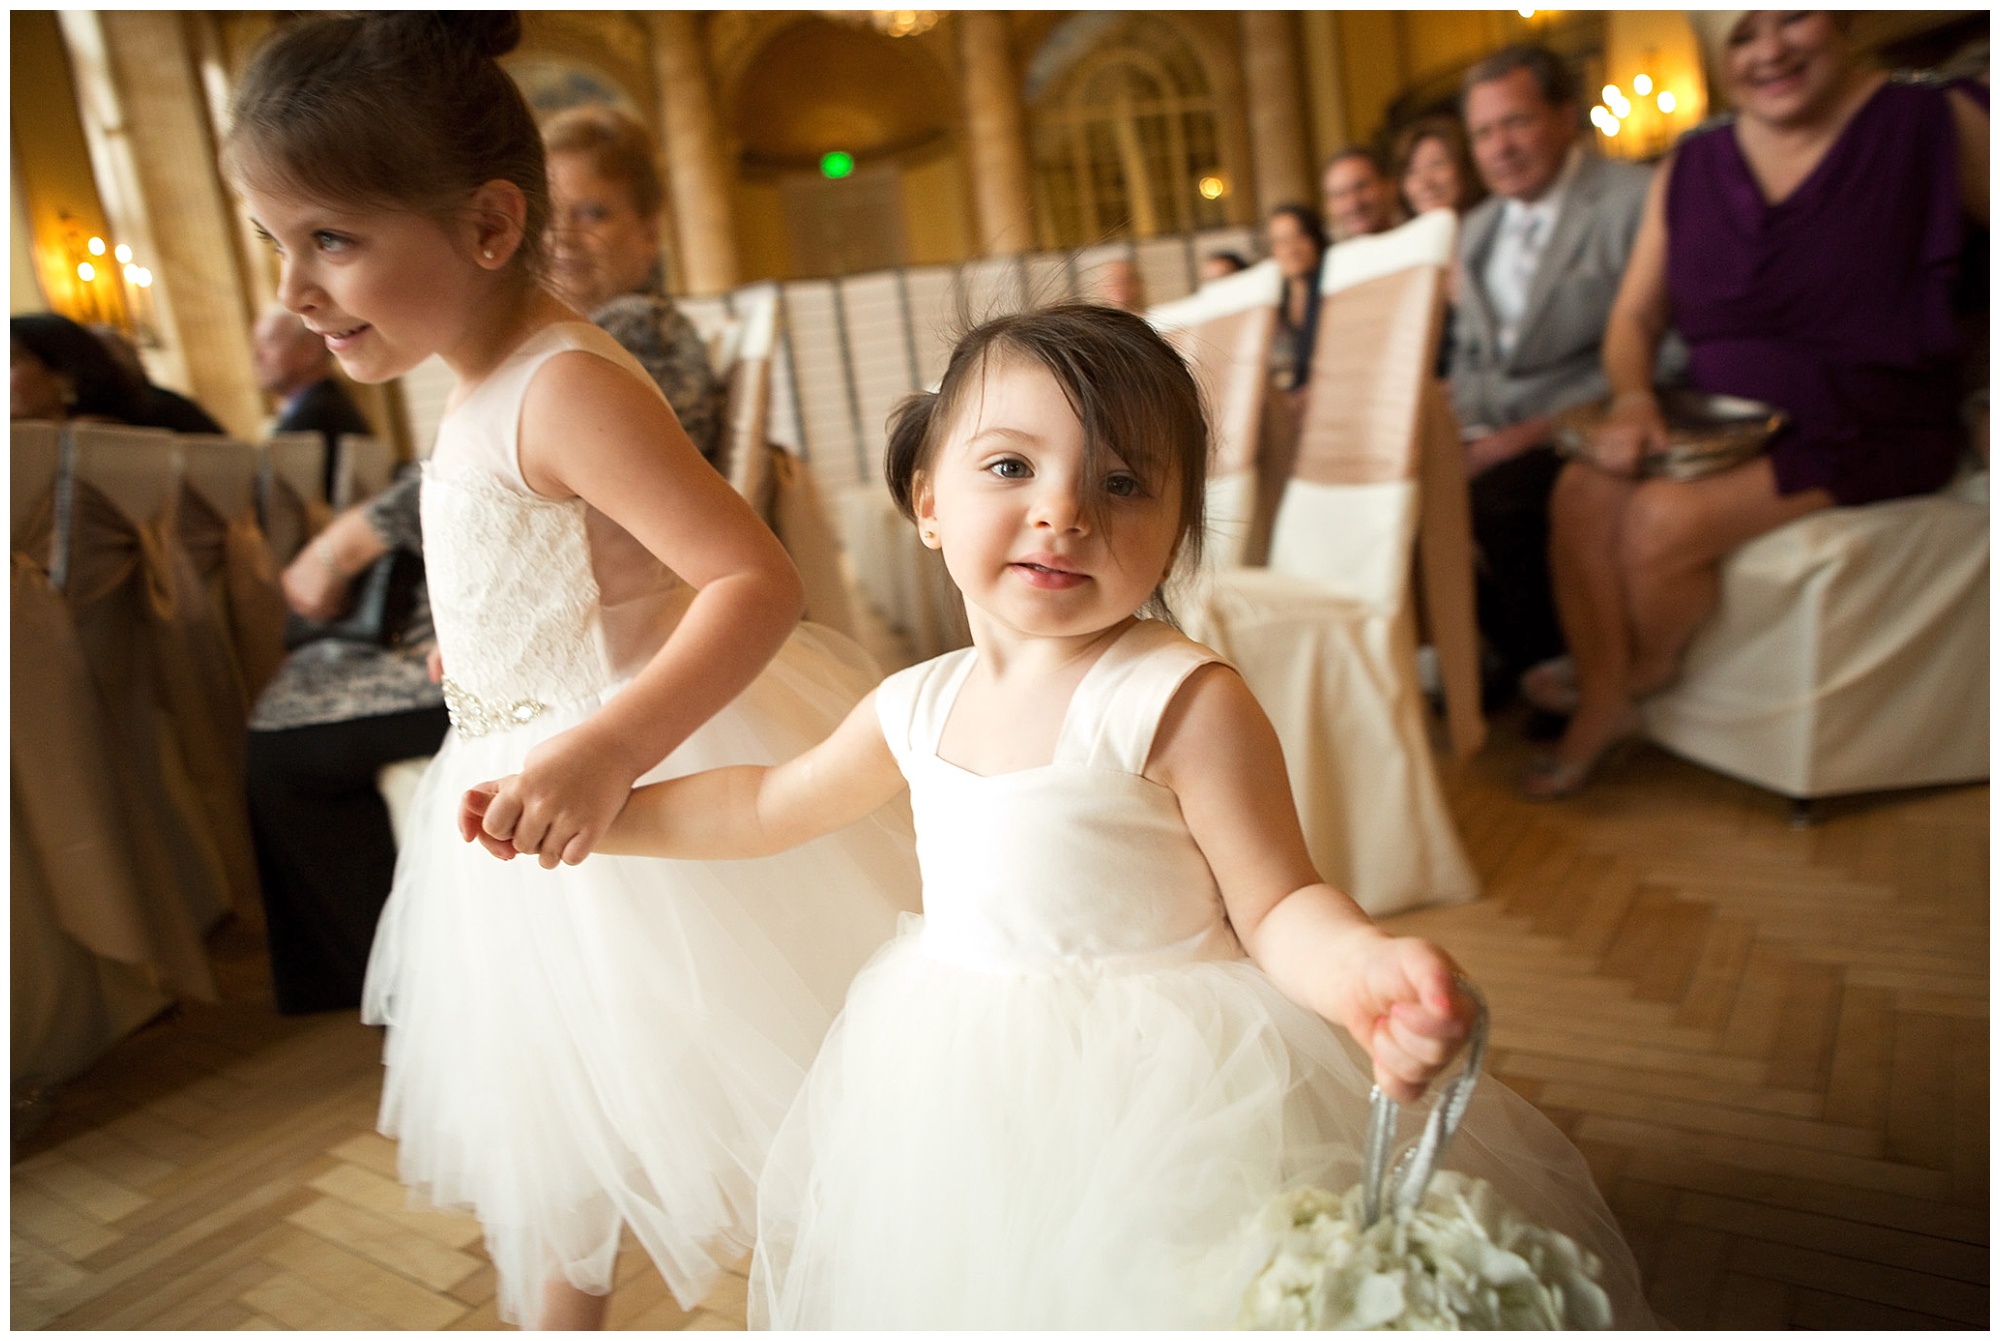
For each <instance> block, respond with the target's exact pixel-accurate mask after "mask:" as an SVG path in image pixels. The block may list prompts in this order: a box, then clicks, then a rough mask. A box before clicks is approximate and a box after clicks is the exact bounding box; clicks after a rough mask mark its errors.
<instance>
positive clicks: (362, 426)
mask: <svg viewBox="0 0 2000 1341" xmlns="http://www.w3.org/2000/svg"><path fill="white" fill-rule="evenodd" d="M250 355H251V360H252V363H253V366H254V367H255V369H256V373H257V386H258V387H259V389H261V390H262V391H264V392H265V393H266V394H268V395H270V396H273V397H275V398H276V399H277V402H278V417H277V422H276V423H274V424H273V425H272V427H271V431H272V432H273V433H318V434H319V435H320V436H321V437H323V438H325V439H326V496H327V497H328V498H329V499H330V498H332V497H333V482H334V477H335V475H336V474H337V473H338V470H337V468H338V466H339V464H340V463H339V459H338V457H339V454H338V452H337V451H336V450H335V448H336V446H337V440H338V439H339V437H340V435H341V434H343V433H360V434H370V433H373V432H374V431H375V430H374V429H372V428H370V427H369V425H368V420H367V419H366V418H365V417H364V416H363V415H362V413H361V411H360V409H359V408H357V407H356V406H355V404H354V401H353V400H352V399H351V398H350V397H349V396H348V394H347V391H346V389H345V388H344V387H342V386H341V384H340V379H339V378H338V377H336V376H334V371H333V354H332V352H331V351H329V350H328V349H327V347H326V340H325V339H324V338H323V337H321V336H318V335H315V334H314V333H313V332H312V331H310V330H308V329H307V328H306V324H305V322H304V321H303V320H302V319H301V318H300V317H299V315H298V313H296V312H290V311H287V310H286V309H285V308H283V307H281V306H279V305H278V304H276V303H273V304H271V305H270V306H269V307H267V308H265V309H264V315H263V316H261V317H259V318H258V319H257V325H256V326H255V327H254V328H253V329H252V330H251V332H250Z"/></svg>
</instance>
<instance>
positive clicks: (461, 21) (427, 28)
mask: <svg viewBox="0 0 2000 1341" xmlns="http://www.w3.org/2000/svg"><path fill="white" fill-rule="evenodd" d="M371 18H372V20H373V22H375V23H376V24H379V25H381V26H383V27H385V28H389V29H392V30H398V31H400V32H401V33H402V34H405V35H407V36H408V37H410V38H413V39H415V40H417V41H421V42H423V43H425V44H426V45H429V46H433V47H436V48H442V49H445V50H452V51H456V52H459V53H463V54H464V55H468V56H472V57H475V58H479V57H483V58H485V59H487V60H495V59H498V58H499V57H501V56H504V55H506V54H507V53H508V52H510V51H512V50H513V49H514V48H515V47H517V46H519V45H521V15H520V12H519V11H518V10H512V9H493V10H483V9H454V10H435V9H423V10H389V11H385V12H382V13H378V14H375V15H373V16H371Z"/></svg>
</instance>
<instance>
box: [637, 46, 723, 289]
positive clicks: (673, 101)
mask: <svg viewBox="0 0 2000 1341" xmlns="http://www.w3.org/2000/svg"><path fill="white" fill-rule="evenodd" d="M638 17H639V18H641V19H643V20H644V21H645V24H646V31H647V35H648V36H649V37H651V39H652V49H653V74H654V77H655V79H656V81H657V82H658V84H659V89H660V120H661V122H662V125H661V130H662V132H663V133H662V135H661V141H662V147H663V148H664V149H665V150H666V156H667V177H668V179H669V182H670V186H671V189H672V191H673V196H674V208H673V214H674V220H675V223H676V225H677V230H678V233H679V244H680V265H681V273H682V274H683V275H685V276H686V278H687V288H688V291H689V292H690V293H695V294H714V293H726V292H727V291H728V290H730V289H732V288H734V287H735V286H736V282H737V277H738V274H739V266H738V261H737V256H736V222H735V204H736V170H735V166H734V165H733V164H732V163H731V162H730V160H729V141H728V138H727V136H726V135H725V133H724V130H723V126H722V121H721V118H720V117H718V116H717V115H716V111H715V92H714V87H713V85H712V84H711V83H710V81H709V77H708V57H707V53H706V52H705V51H704V49H703V44H702V34H701V29H700V27H699V26H698V25H697V24H696V22H695V16H694V15H693V14H692V13H690V12H688V11H686V10H677V9H669V10H651V11H648V12H646V13H643V14H640V15H639V16H638Z"/></svg>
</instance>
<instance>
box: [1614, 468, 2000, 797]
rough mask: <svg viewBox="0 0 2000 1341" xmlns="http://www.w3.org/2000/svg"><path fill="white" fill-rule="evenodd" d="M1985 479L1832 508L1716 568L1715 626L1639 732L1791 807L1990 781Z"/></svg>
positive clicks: (1692, 647)
mask: <svg viewBox="0 0 2000 1341" xmlns="http://www.w3.org/2000/svg"><path fill="white" fill-rule="evenodd" d="M1986 490H1987V476H1986V473H1985V471H1984V470H1980V471H1978V472H1976V473H1973V472H1968V473H1965V474H1963V475H1962V476H1961V477H1960V479H1959V480H1958V481H1956V482H1955V483H1954V484H1953V485H1952V486H1951V487H1950V488H1948V489H1946V490H1944V491H1943V492H1940V493H1935V494H1929V495H1926V496H1924V497H1920V498H1902V499H1897V500H1895V501H1893V502H1888V503H1875V504H1871V505H1869V506H1867V507H1855V508H1829V509H1827V510H1825V511H1822V512H1815V513H1812V514H1810V515H1808V516H1805V517H1801V518H1799V519H1798V520H1797V521H1794V522H1791V523H1788V524H1787V525H1785V526H1782V527H1779V528H1778V529H1777V530H1775V531H1772V532H1770V533H1769V534H1767V535H1763V536H1759V537H1758V538H1757V539H1755V540H1752V541H1751V542H1750V543H1749V544H1747V545H1745V546H1743V547H1742V548H1741V549H1739V550H1737V551H1736V552H1735V553H1734V554H1731V555H1730V556H1729V557H1728V558H1726V559H1725V560H1723V563H1722V591H1721V600H1720V603H1719V604H1718V605H1717V607H1716V611H1715V615H1714V616H1713V617H1712V618H1711V619H1710V620H1709V622H1708V623H1707V624H1706V625H1705V626H1704V627H1703V628H1702V629H1701V631H1700V632H1699V633H1697V634H1696V635H1695V637H1694V640H1693V641H1692V642H1691V643H1690V644H1689V646H1688V649H1687V653H1686V657H1685V659H1684V661H1683V662H1682V669H1681V675H1680V678H1679V680H1678V681H1676V682H1675V684H1674V685H1673V686H1672V687H1671V688H1670V689H1668V690H1666V691H1665V692H1663V693H1660V694H1657V695H1654V696H1653V697H1652V698H1650V699H1648V700H1646V702H1645V703H1644V704H1643V705H1642V708H1641V711H1642V713H1643V716H1644V718H1645V722H1646V730H1647V733H1648V735H1650V736H1651V737H1652V739H1653V740H1654V741H1655V742H1657V743H1658V744H1660V745H1662V746H1664V747H1665V748H1667V749H1669V750H1671V751H1673V752H1674V753H1676V754H1679V755H1681V756H1683V757H1685V758H1687V759H1691V760H1693V761H1694V762H1695V763H1698V764H1702V765H1704V766H1706V767H1708V768H1712V769H1715V770H1716V771H1717V772H1720V773H1726V774H1728V775H1730V776H1731V777H1735V778H1740V779H1742V780H1743V781H1746V782H1749V783H1752V784H1754V785H1756V786H1759V787H1763V788H1765V789H1767V790H1770V791H1774V792H1777V793H1779V794H1780V795H1782V796H1786V797H1789V798H1791V800H1792V802H1793V806H1794V810H1793V813H1794V817H1795V819H1796V820H1798V821H1800V822H1809V821H1810V820H1811V818H1812V815H1813V810H1812V803H1813V802H1814V801H1815V800H1817V799H1819V798H1822V797H1829V796H1838V795H1843V794H1848V793H1855V792H1870V791H1886V790H1889V789H1892V788H1901V787H1926V786H1936V785H1942V784H1946V783H1957V782H1974V781H1978V780H1980V779H1983V778H1985V777H1986V776H1987V772H1988V767H1989V763H1988V749H1987V740H1988V736H1987V732H1988V712H1989V705H1988V693H1989V684H1990V681H1989V677H1988V646H1987V630H1988V618H1989V617H1988V611H1987V585H1988V584H1987V566H1988V557H1989V544H1990V541H1989V537H1988V531H1987V520H1988V513H1987V496H1986Z"/></svg>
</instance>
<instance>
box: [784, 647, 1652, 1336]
mask: <svg viewBox="0 0 2000 1341" xmlns="http://www.w3.org/2000/svg"><path fill="white" fill-rule="evenodd" d="M976 656H977V653H976V651H974V650H973V649H966V650H964V651H960V652H955V653H951V654H948V655H946V656H944V657H940V658H938V659H936V660H934V661H930V662H926V663H924V664H922V665H919V666H915V667H912V668H910V669H909V670H906V671H902V672H899V673H897V674H895V675H892V676H890V677H888V678H887V679H886V680H884V681H883V682H882V684H881V685H880V686H879V687H878V689H877V691H876V700H875V701H876V709H877V714H878V716H879V718H880V720H881V724H882V729H883V734H884V737H885V739H886V740H887V742H888V744H889V748H890V751H891V753H892V754H893V755H894V756H895V758H896V762H897V764H898V766H899V767H900V768H901V769H902V771H903V774H904V776H905V778H906V779H907V780H908V782H909V786H910V797H911V807H912V811H913V813H914V815H915V819H916V825H917V855H918V861H919V863H920V865H921V866H922V868H923V876H924V914H923V916H922V917H920V918H910V919H907V920H906V922H905V925H904V929H903V931H902V933H901V934H900V935H899V936H898V938H897V939H896V940H895V941H893V942H892V943H891V944H889V945H888V946H886V947H885V948H884V949H883V950H882V951H881V952H880V953H879V954H878V955H877V956H876V957H875V959H874V960H873V961H872V962H871V963H870V964H869V965H868V967H867V968H865V969H863V970H862V971H861V973H860V974H859V975H858V976H857V977H856V978H855V981H854V985H853V987H852V988H851V990H850V991H849V994H848V1000H847V1006H846V1008H845V1010H844V1012H843V1013H842V1016H841V1018H840V1020H839V1021H838V1022H837V1023H836V1024H835V1025H834V1027H833V1030H832V1031H831V1033H829V1035H828V1036H827V1040H826V1043H825V1046H824V1047H823V1048H822V1050H821V1052H820V1056H819V1059H818V1061H816V1062H815V1063H814V1065H813V1070H812V1075H811V1077H810V1078H809V1079H808V1080H807V1082H806V1087H805V1089H804V1091H803V1092H802V1093H801V1094H800V1097H799V1100H798V1102H797V1103H796V1104H795V1105H794V1107H793V1109H792V1112H791V1114H790V1116H789V1117H788V1118H787V1119H786V1121H785V1126H784V1128H783V1130H782V1131H781V1132H780V1134H779V1136H778V1139H777V1142H776V1143H775V1144H774V1145H773V1147H772V1150H771V1154H770V1157H769V1159H768V1160H767V1162H766V1164H765V1168H764V1175H763V1179H762V1182H761V1184H760V1188H759V1207H758V1249H757V1257H756V1260H755V1263H754V1265H753V1267H752V1273H751V1296H750V1310H751V1312H750V1322H751V1325H752V1326H753V1327H757V1326H773V1327H811V1328H888V1327H935V1328H991V1327H1010V1328H1191V1327H1198V1328H1227V1327H1231V1326H1233V1325H1234V1323H1235V1319H1236V1315H1237V1308H1238V1304H1239V1302H1240V1300H1241V1298H1242V1294H1243V1290H1244V1288H1245V1287H1246V1286H1247V1284H1248V1283H1249V1280H1250V1278H1251V1277H1252V1276H1253V1275H1254V1274H1255V1272H1256V1270H1257V1269H1258V1267H1259V1266H1261V1263H1258V1262H1255V1261H1249V1260H1245V1258H1244V1253H1243V1249H1242V1243H1243V1240H1242V1238H1241V1230H1242V1227H1243V1224H1244V1222H1245V1221H1246V1220H1247V1219H1248V1218H1250V1217H1252V1216H1254V1215H1255V1214H1256V1213H1257V1212H1258V1211H1260V1210H1262V1209H1263V1207H1264V1206H1265V1205H1266V1204H1267V1203H1268V1202H1269V1200H1270V1199H1271V1198H1272V1197H1274V1196H1275V1195H1277V1194H1278V1193H1279V1192H1280V1191H1282V1190H1284V1189H1287V1188H1290V1187H1293V1186H1296V1185H1299V1184H1301V1183H1306V1182H1314V1183H1319V1184H1321V1185H1322V1186H1326V1187H1329V1188H1332V1189H1335V1190H1344V1189H1345V1188H1346V1187H1347V1186H1349V1185H1350V1184H1351V1183H1352V1182H1354V1181H1355V1180H1356V1179H1357V1178H1358V1176H1359V1172H1360V1150H1361V1144H1362V1138H1363V1136H1364V1134H1365V1132H1366V1129H1367V1123H1368V1094H1369V1089H1370V1084H1371V1069H1370V1064H1369V1062H1368V1059H1367V1056H1366V1054H1365V1053H1363V1052H1362V1050H1361V1049H1360V1048H1359V1047H1358V1046H1357V1045H1356V1044H1355V1043H1354V1042H1353V1041H1352V1040H1351V1039H1350V1038H1349V1037H1348V1036H1347V1035H1346V1034H1345V1032H1343V1031H1340V1030H1337V1029H1336V1028H1334V1027H1333V1026H1332V1025H1330V1024H1328V1023H1327V1022H1326V1021H1324V1020H1322V1019H1321V1018H1320V1017H1319V1016H1318V1015H1316V1014H1313V1013H1312V1012H1310V1011H1308V1010H1306V1009H1305V1008H1304V1007H1302V1006H1299V1005H1298V1004H1297V1003H1295V1002H1293V1001H1292V1000H1291V999H1290V998H1288V997H1286V996H1285V995H1284V994H1283V993H1281V992H1280V991H1279V990H1278V988H1277V987H1276V986H1275V985H1273V984H1272V982H1271V981H1270V979H1269V978H1267V977H1266V976H1265V975H1264V974H1263V972H1262V971H1261V970H1259V969H1258V968H1256V967H1255V966H1254V965H1253V964H1252V963H1251V962H1250V961H1249V960H1248V959H1247V958H1245V957H1244V954H1243V950H1242V948H1241V946H1240V945H1239V944H1238V942H1237V939H1236V936H1235V934H1234V932H1233V930H1232V929H1231V927H1230V925H1229V922H1228V919H1227V915H1226V912H1225V909H1224V906H1223V903H1222V898H1221V894H1220V892H1219V890H1218V889H1217V887H1216V883H1215V878H1214V875H1213V873H1212V872H1211V871H1210V869H1209V867H1208V863H1207V861H1206V859H1205V858H1204V857H1203V856H1202V854H1201V850H1200V848H1199V847H1198V846H1197V845H1196V844H1195V841H1194V837H1193V835H1192V834H1191V833H1190V832H1189V831H1188V828H1187V825H1186V823H1185V821H1184V820H1183V818H1182V816H1181V812H1180V803H1179V801H1178V799H1177V798H1176V797H1175V795H1174V793H1173V792H1172V791H1171V790H1169V789H1168V788H1166V787H1163V786H1161V785H1159V784H1158V783H1155V782H1152V781H1150V780H1149V779H1147V778H1145V777H1144V776H1143V771H1144V768H1145V764H1146V760H1147V757H1148V755H1149V754H1150V752H1151V749H1152V742H1153V737H1154V734H1155V732H1156V731H1157V729H1158V727H1159V722H1160V716H1161V714H1162V713H1163V712H1164V711H1165V709H1166V707H1167V705H1168V704H1169V703H1170V702H1171V701H1172V699H1173V697H1174V695H1175V694H1176V693H1178V692H1179V690H1180V688H1181V687H1182V685H1184V684H1185V683H1186V681H1187V678H1188V676H1189V675H1191V674H1192V673H1193V672H1194V671H1195V670H1196V669H1198V668H1199V667H1201V666H1203V665H1206V664H1208V663H1210V662H1215V661H1220V660H1221V658H1220V657H1218V656H1217V655H1216V654H1215V653H1214V652H1211V651H1210V650H1209V649H1207V648H1205V647H1202V646H1201V645H1200V644H1198V643H1194V642H1192V641H1190V640H1189V639H1187V638H1185V637H1183V636H1182V635H1181V634H1180V633H1178V632H1177V631H1176V630H1174V629H1172V628H1170V627H1168V626H1166V625H1164V624H1161V623H1158V622H1156V621H1150V620H1142V621H1139V622H1137V623H1135V624H1134V625H1133V626H1132V628H1131V629H1129V630H1128V631H1127V632H1126V633H1125V634H1123V635H1122V636H1121V637H1120V638H1119V639H1118V640H1117V641H1116V642H1114V643H1113V644H1112V645H1111V646H1110V647H1109V648H1107V649H1106V650H1105V652H1104V653H1103V654H1102V656H1101V657H1100V658H1099V660H1098V661H1097V662H1096V663H1095V664H1094V665H1093V666H1091V668H1090V669H1089V670H1088V671H1087V672H1086V673H1085V675H1084V677H1083V679H1082V680H1081V681H1080V682H1079V684H1078V685H1077V688H1076V691H1075V694H1074V696H1073V697H1072V699H1071V702H1070V706H1069V709H1068V711H1067V714H1066V716H1065V718H1064V721H1063V725H1062V727H1061V730H1060V733H1059V735H1058V741H1057V746H1056V750H1055V756H1054V758H1053V760H1052V761H1051V762H1050V763H1049V764H1047V765H1044V766H1041V767H1037V768H1030V769H1024V770H1016V771H1012V772H1007V773H1000V774H993V775H982V774H977V773H972V772H969V771H968V770H966V769H964V768H961V767H959V766H957V765H955V764H951V763H949V762H947V761H945V760H943V759H940V758H939V757H938V755H937V744H938V739H939V736H940V735H941V733H942V730H943V727H944V723H945V720H946V718H947V717H948V716H949V714H950V711H951V707H952V704H953V702H954V701H955V699H956V697H957V695H958V692H959V690H960V688H961V687H962V686H963V684H964V683H965V680H966V677H967V675H968V674H969V673H970V671H971V669H972V666H973V663H974V659H975V658H976ZM1415 1121H1416V1119H1415V1117H1410V1118H1409V1119H1408V1121H1407V1122H1406V1124H1405V1131H1404V1135H1405V1137H1408V1136H1409V1135H1410V1134H1412V1132H1413V1130H1414V1123H1415ZM1445 1163H1446V1166H1447V1167H1449V1168H1452V1169H1455V1170H1457V1171H1459V1172H1461V1173H1466V1174H1470V1175H1473V1176H1477V1177H1482V1178H1486V1179H1487V1180H1489V1181H1490V1182H1492V1183H1493V1184H1495V1186H1496V1187H1497V1188H1498V1190H1499V1191H1500V1193H1501V1195H1502V1196H1503V1197H1504V1198H1506V1200H1508V1201H1509V1202H1510V1203H1511V1204H1512V1205H1513V1206H1514V1207H1515V1209H1517V1210H1518V1211H1519V1212H1521V1213H1522V1214H1523V1215H1525V1216H1527V1217H1529V1218H1531V1219H1533V1220H1537V1221H1540V1222H1541V1223H1543V1224H1546V1225H1549V1226H1551V1227H1553V1228H1556V1229H1559V1230H1561V1231H1562V1232H1564V1233H1566V1234H1568V1235H1569V1236H1570V1237H1571V1238H1573V1239H1575V1240H1576V1241H1577V1242H1578V1243H1579V1244H1580V1245H1582V1246H1583V1247H1584V1248H1585V1249H1587V1250H1588V1251H1590V1252H1591V1253H1594V1254H1595V1255H1596V1256H1597V1257H1598V1258H1599V1259H1600V1261H1601V1262H1602V1264H1603V1277H1602V1280H1601V1284H1602V1285H1603V1287H1604V1289H1605V1290H1606V1292H1607V1294H1608V1295H1609V1297H1610V1301H1611V1304H1612V1308H1613V1310H1614V1317H1615V1318H1616V1319H1617V1321H1618V1324H1619V1325H1620V1326H1646V1325H1650V1324H1651V1323H1652V1321H1653V1315H1652V1313H1651V1311H1650V1310H1649V1309H1648V1308H1647V1307H1646V1304H1645V1301H1644V1298H1643V1295H1642V1293H1641V1290H1640V1285H1639V1278H1638V1271H1637V1268H1636V1266H1635V1264H1634V1263H1633V1260H1632V1256H1631V1253H1630V1252H1629V1250H1628V1249H1627V1248H1626V1246H1625V1244H1624V1241H1623V1239H1622V1238H1621V1237H1620V1235H1619V1232H1618V1228H1617V1224H1616V1221H1615V1220H1614V1219H1613V1218H1612V1216H1611V1213H1610V1211H1609V1210H1608V1209H1607V1208H1606V1206H1605V1204H1604V1201H1603V1199H1602V1197H1601V1196H1600V1195H1599V1194H1598V1192H1597V1189H1596V1186H1595V1184H1594V1183H1593V1182H1592V1180H1591V1176H1590V1171H1589V1169H1588V1168H1587V1166H1586V1165H1585V1164H1584V1162H1583V1158H1582V1156H1581V1155H1580V1154H1578V1153H1577V1151H1576V1149H1575V1147H1574V1146H1572V1145H1571V1144H1570V1143H1569V1141H1568V1140H1567V1139H1566V1138H1564V1137H1563V1135H1562V1134H1561V1133H1560V1132H1558V1131H1557V1130H1556V1128H1555V1127H1554V1126H1553V1125H1552V1124H1550V1123H1549V1121H1548V1120H1547V1119H1546V1118H1544V1117H1543V1116H1542V1115H1541V1114H1540V1113H1538V1112H1536V1111H1535V1110H1534V1109H1533V1108H1532V1107H1531V1106H1530V1105H1529V1104H1528V1103H1527V1102H1526V1101H1525V1100H1523V1099H1521V1098H1520V1097H1519V1096H1518V1095H1516V1094H1514V1093H1513V1092H1512V1091H1510V1090H1508V1089H1506V1088H1505V1087H1504V1086H1502V1085H1501V1084H1499V1083H1498V1082H1497V1081H1494V1080H1491V1079H1490V1078H1488V1079H1487V1080H1485V1082H1484V1083H1483V1084H1482V1085H1481V1086H1480V1088H1479V1090H1478V1092H1477V1093H1476V1094H1475V1096H1474V1099H1473V1102H1472V1105H1471V1108H1470V1110H1469V1112H1468V1114H1467V1116H1466V1120H1465V1125H1464V1127H1463V1128H1462V1129H1461V1130H1460V1132H1459V1135H1458V1137H1457V1140H1456V1141H1455V1142H1454V1144H1453V1146H1452V1148H1451V1150H1450V1152H1449V1155H1448V1157H1447V1159H1446V1161H1445Z"/></svg>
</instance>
